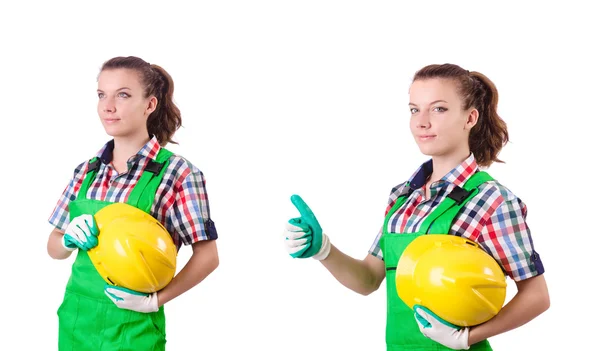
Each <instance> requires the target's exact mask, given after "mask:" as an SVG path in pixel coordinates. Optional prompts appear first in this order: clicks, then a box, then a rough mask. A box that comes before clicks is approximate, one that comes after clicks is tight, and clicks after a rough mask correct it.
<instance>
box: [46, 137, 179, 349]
mask: <svg viewBox="0 0 600 351" xmlns="http://www.w3.org/2000/svg"><path fill="white" fill-rule="evenodd" d="M171 155H172V153H171V152H170V151H168V150H166V149H161V150H160V151H159V153H158V155H157V156H156V161H152V160H151V161H149V162H148V165H147V166H146V168H145V169H144V172H143V174H142V176H141V177H140V179H139V180H138V182H137V183H136V185H135V187H134V188H133V190H132V192H131V194H130V195H129V197H128V199H127V204H129V205H132V206H135V207H137V208H139V209H141V210H143V211H145V212H147V213H149V212H150V208H151V206H152V203H153V202H154V197H155V194H156V191H157V189H158V186H159V185H160V183H161V180H162V178H163V176H164V173H165V170H166V169H167V166H168V164H169V158H170V156H171ZM99 168H100V160H99V159H98V158H97V157H94V158H93V159H91V160H90V161H89V164H88V170H87V174H86V177H85V179H84V181H83V184H82V185H81V189H79V193H78V196H77V199H76V200H74V201H72V202H70V203H69V216H70V218H71V220H73V218H75V217H77V216H79V215H82V214H91V215H94V214H95V213H96V212H97V211H99V210H100V209H102V208H103V207H105V206H107V205H110V204H111V202H107V201H99V200H91V199H86V194H87V191H88V189H89V187H90V184H91V183H92V181H93V180H94V178H95V177H96V173H97V172H98V170H99ZM105 285H106V282H105V281H104V279H102V277H101V276H100V274H98V272H97V271H96V268H95V267H94V265H93V264H92V262H91V261H90V258H89V256H88V254H87V252H86V251H83V250H78V252H77V258H76V259H75V262H74V263H73V266H72V272H71V277H70V278H69V281H68V283H67V286H66V291H65V296H64V300H63V302H62V304H61V305H60V307H59V308H58V311H57V314H58V321H59V334H58V349H59V351H71V350H73V351H88V350H89V351H102V350H106V351H109V350H110V351H149V350H153V351H158V350H164V349H165V344H166V331H165V314H164V309H163V307H162V306H161V307H160V308H159V310H158V312H153V313H140V312H135V311H131V310H126V309H121V308H119V307H117V306H116V305H115V304H114V303H113V302H112V301H111V300H110V299H109V298H108V297H107V296H106V295H105V294H104V287H105Z"/></svg>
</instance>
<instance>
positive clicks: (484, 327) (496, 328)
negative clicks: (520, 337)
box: [469, 276, 550, 345]
mask: <svg viewBox="0 0 600 351" xmlns="http://www.w3.org/2000/svg"><path fill="white" fill-rule="evenodd" d="M529 280H530V281H529V282H527V285H528V286H527V288H523V289H519V291H518V292H517V294H516V295H515V297H514V298H513V299H512V300H511V301H510V302H509V303H508V304H506V306H504V307H503V308H502V309H501V310H500V312H499V313H498V314H497V315H496V316H495V317H494V318H492V319H490V320H489V321H487V322H486V323H483V324H481V325H479V326H476V327H473V328H472V329H471V330H470V332H469V345H473V344H475V343H477V342H480V341H482V340H485V339H487V338H490V337H492V336H495V335H498V334H502V333H505V332H507V331H509V330H512V329H515V328H518V327H520V326H522V325H524V324H526V323H528V322H529V321H531V320H532V319H534V318H535V317H537V316H539V315H540V314H542V313H543V312H544V311H546V310H547V309H548V307H549V306H550V299H549V297H548V290H547V287H546V282H545V280H544V277H543V276H538V277H534V278H530V279H529Z"/></svg>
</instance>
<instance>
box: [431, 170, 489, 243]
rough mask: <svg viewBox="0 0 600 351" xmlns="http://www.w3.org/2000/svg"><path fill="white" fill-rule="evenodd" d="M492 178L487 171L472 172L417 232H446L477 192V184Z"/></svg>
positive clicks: (448, 231)
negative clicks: (462, 184)
mask: <svg viewBox="0 0 600 351" xmlns="http://www.w3.org/2000/svg"><path fill="white" fill-rule="evenodd" d="M492 180H494V178H492V176H490V175H489V174H488V173H487V172H483V171H479V172H477V173H475V174H473V175H472V176H471V177H470V178H469V180H467V182H466V183H465V185H464V187H459V186H456V187H455V188H454V189H452V191H451V192H450V194H448V197H446V198H445V199H444V201H442V203H440V204H439V205H438V206H437V208H436V209H435V210H434V211H433V212H432V213H431V214H430V215H429V216H427V218H425V220H424V221H423V223H422V224H421V226H420V228H419V233H432V234H448V233H450V228H451V227H452V224H453V222H454V218H455V217H456V215H457V214H458V212H459V211H460V210H461V209H462V207H463V206H464V205H465V204H466V203H468V202H469V201H470V200H471V199H472V198H473V197H474V196H475V195H477V193H478V192H479V186H480V185H481V184H483V183H485V182H488V181H492Z"/></svg>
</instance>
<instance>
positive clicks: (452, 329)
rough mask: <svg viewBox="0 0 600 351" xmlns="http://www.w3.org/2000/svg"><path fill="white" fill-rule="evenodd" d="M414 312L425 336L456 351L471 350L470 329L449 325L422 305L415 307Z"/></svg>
mask: <svg viewBox="0 0 600 351" xmlns="http://www.w3.org/2000/svg"><path fill="white" fill-rule="evenodd" d="M414 310H415V319H416V320H417V324H418V325H419V329H420V330H421V333H423V335H425V336H426V337H428V338H429V339H431V340H433V341H436V342H438V343H440V344H442V345H444V346H446V347H449V348H451V349H454V350H468V349H469V328H461V327H458V326H456V325H453V324H451V323H448V322H446V321H444V320H443V319H441V318H440V317H438V316H436V315H435V314H434V313H433V312H431V311H430V310H429V309H428V308H426V307H423V306H420V305H415V307H414Z"/></svg>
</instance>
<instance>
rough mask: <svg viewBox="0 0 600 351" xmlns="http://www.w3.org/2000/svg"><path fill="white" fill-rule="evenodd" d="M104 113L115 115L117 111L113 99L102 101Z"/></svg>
mask: <svg viewBox="0 0 600 351" xmlns="http://www.w3.org/2000/svg"><path fill="white" fill-rule="evenodd" d="M102 104H103V106H102V111H104V112H106V113H114V112H115V111H116V109H117V108H116V106H115V101H114V99H112V98H106V99H104V101H102Z"/></svg>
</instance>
